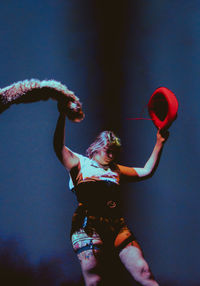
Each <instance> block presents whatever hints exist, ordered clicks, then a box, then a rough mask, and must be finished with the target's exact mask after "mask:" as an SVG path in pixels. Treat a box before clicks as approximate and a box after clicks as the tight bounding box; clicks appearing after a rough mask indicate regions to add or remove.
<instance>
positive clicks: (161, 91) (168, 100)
mask: <svg viewBox="0 0 200 286" xmlns="http://www.w3.org/2000/svg"><path fill="white" fill-rule="evenodd" d="M148 111H149V115H150V117H151V119H152V121H153V123H154V124H155V126H156V127H157V128H158V129H163V128H165V129H168V128H169V127H170V125H171V124H172V122H173V121H174V120H175V119H176V117H177V111H178V100H177V98H176V96H175V94H174V93H173V92H171V90H169V89H168V88H166V87H159V88H157V89H156V90H155V91H154V93H153V94H152V96H151V97H150V100H149V103H148Z"/></svg>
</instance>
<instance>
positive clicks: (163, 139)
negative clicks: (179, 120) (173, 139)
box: [157, 129, 169, 144]
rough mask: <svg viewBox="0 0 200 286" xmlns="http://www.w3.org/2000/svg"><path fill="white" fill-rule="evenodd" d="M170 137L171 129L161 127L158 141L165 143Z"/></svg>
mask: <svg viewBox="0 0 200 286" xmlns="http://www.w3.org/2000/svg"><path fill="white" fill-rule="evenodd" d="M168 137H169V131H168V130H166V129H159V130H158V132H157V143H159V144H163V143H165V142H166V141H167V139H168Z"/></svg>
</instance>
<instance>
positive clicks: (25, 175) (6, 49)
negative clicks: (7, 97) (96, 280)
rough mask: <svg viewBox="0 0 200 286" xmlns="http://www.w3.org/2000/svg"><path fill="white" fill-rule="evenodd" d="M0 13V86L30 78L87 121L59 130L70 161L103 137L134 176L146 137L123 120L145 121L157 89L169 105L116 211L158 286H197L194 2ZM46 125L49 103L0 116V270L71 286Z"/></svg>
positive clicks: (64, 195)
mask: <svg viewBox="0 0 200 286" xmlns="http://www.w3.org/2000/svg"><path fill="white" fill-rule="evenodd" d="M0 10H1V17H0V39H1V44H0V62H1V69H0V86H1V87H2V88H3V87H5V86H7V85H9V84H11V83H13V82H16V81H19V80H23V79H30V78H38V79H41V80H42V79H55V80H58V81H61V82H62V83H64V84H66V85H67V86H68V87H69V89H71V90H73V91H74V92H75V93H76V94H77V95H78V96H79V97H80V99H81V101H82V102H83V108H84V111H85V113H86V117H85V119H84V121H83V122H81V123H80V124H74V123H71V122H68V121H67V124H66V145H67V146H69V147H70V148H71V149H72V150H74V151H76V152H79V153H84V152H85V150H86V149H87V147H88V145H89V144H90V143H91V142H92V141H93V139H94V138H95V136H96V135H97V134H98V133H99V132H100V131H102V130H104V129H112V130H114V131H115V132H116V133H117V134H118V135H119V136H120V137H121V139H122V144H123V151H122V156H121V163H122V164H125V165H129V166H136V167H139V166H143V165H144V163H145V162H146V160H147V159H148V157H149V155H150V153H151V151H152V149H153V146H154V143H155V140H156V128H155V127H154V126H153V124H152V122H151V121H147V120H143V121H133V120H129V119H128V118H131V117H148V114H147V108H146V105H147V103H148V100H149V98H150V96H151V94H152V93H153V91H154V90H155V89H156V88H157V87H159V86H166V87H168V88H169V89H171V90H172V91H173V92H174V93H175V94H176V96H177V98H178V100H179V104H180V106H179V113H178V119H177V120H176V122H175V123H174V124H173V125H172V127H171V128H170V138H169V140H168V142H167V143H166V145H165V148H164V152H163V155H162V158H161V162H160V165H159V168H158V170H157V172H156V174H155V175H154V176H153V178H151V179H150V180H147V181H145V182H140V183H136V184H129V185H126V186H124V187H123V192H124V196H123V198H124V212H125V216H126V218H127V220H128V222H129V226H130V227H131V229H132V230H133V231H134V233H135V234H136V237H137V238H138V240H139V242H140V243H141V246H142V248H143V250H144V254H145V257H146V259H147V260H148V262H149V264H150V266H151V269H152V270H153V273H154V274H155V276H156V277H158V280H160V283H161V285H167V286H169V285H170V286H171V285H173V286H178V285H182V286H194V285H199V281H200V272H199V259H198V253H199V241H200V226H199V225H200V223H199V221H200V212H199V201H200V192H199V182H198V177H199V142H200V135H199V134H200V132H199V131H200V130H199V129H200V126H199V114H200V112H199V107H200V104H199V102H200V99H199V89H200V88H199V75H200V54H199V49H200V40H199V39H200V20H199V19H200V3H199V2H198V1H195V0H192V1H185V0H184V1H181V3H180V1H177V0H175V1H169V0H168V1H167V0H166V1H165V0H163V1H158V0H151V1H147V0H140V1H128V0H127V1H123V3H120V4H117V3H115V1H108V2H106V1H90V0H86V1H81V0H75V1H72V0H71V1H70V0H65V1H64V0H58V1H53V0H44V1H39V0H35V1H30V0H29V1H25V0H22V1H20V2H19V1H13V0H9V1H1V2H0ZM57 117H58V112H57V108H56V103H55V102H54V101H51V100H49V101H47V102H37V103H32V104H21V105H18V106H15V105H13V106H12V107H11V108H10V109H8V110H7V111H5V112H4V113H3V114H1V115H0V134H1V140H0V163H1V166H0V238H1V240H2V243H1V249H0V261H1V257H4V258H5V257H8V260H9V259H10V260H9V261H12V262H13V261H14V262H13V264H12V263H10V262H9V261H8V269H9V265H10V264H12V265H20V263H22V261H24V264H23V263H22V265H26V267H29V271H30V273H32V272H31V271H32V270H31V269H32V267H35V268H37V269H39V270H40V271H39V273H41V276H40V277H39V278H38V280H37V281H40V279H41V281H48V277H51V279H50V280H51V283H52V284H50V282H49V281H48V282H38V284H37V285H61V284H60V283H61V282H62V281H65V282H69V281H71V283H72V282H74V283H78V282H79V281H80V279H81V273H80V268H79V264H78V260H77V258H76V257H75V255H74V253H73V251H72V248H71V244H70V240H69V234H70V225H71V216H72V214H73V210H74V208H75V207H76V201H75V198H74V196H73V194H72V193H71V192H70V191H69V189H68V175H67V173H66V171H65V170H64V168H63V167H62V166H61V164H60V163H59V161H58V160H57V158H56V155H55V153H54V151H53V144H52V139H53V132H54V128H55V125H56V120H57ZM6 251H7V252H6ZM5 253H6V255H5ZM3 254H4V256H2V255H3ZM9 257H10V258H9ZM20 261H21V262H20ZM9 263H10V264H9ZM29 263H30V264H29ZM27 265H29V266H27ZM13 267H14V266H13ZM26 267H25V266H24V268H26ZM45 267H46V268H45ZM22 268H23V267H22ZM44 269H46V272H45V270H44ZM44 273H46V274H44ZM45 275H46V276H45ZM42 279H47V280H42ZM39 283H42V284H39ZM45 283H46V284H45ZM21 285H22V283H21ZM63 285H64V284H63Z"/></svg>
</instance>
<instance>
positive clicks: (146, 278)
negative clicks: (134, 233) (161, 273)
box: [119, 241, 159, 286]
mask: <svg viewBox="0 0 200 286" xmlns="http://www.w3.org/2000/svg"><path fill="white" fill-rule="evenodd" d="M119 257H120V260H121V262H122V263H123V265H124V266H125V268H126V269H127V270H128V271H129V273H130V274H131V275H132V276H133V278H134V279H135V280H136V281H137V282H139V283H140V284H141V285H144V286H159V285H158V283H157V282H156V281H155V280H154V278H153V276H152V273H151V271H150V269H149V266H148V264H147V262H146V261H145V260H144V257H143V254H142V251H141V248H140V246H139V245H138V244H137V242H135V241H133V242H131V243H129V244H128V245H127V246H126V247H125V248H124V249H122V250H121V251H120V253H119Z"/></svg>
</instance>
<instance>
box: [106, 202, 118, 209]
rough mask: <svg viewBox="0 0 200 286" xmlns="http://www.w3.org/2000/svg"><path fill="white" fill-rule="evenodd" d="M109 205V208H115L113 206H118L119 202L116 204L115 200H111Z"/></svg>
mask: <svg viewBox="0 0 200 286" xmlns="http://www.w3.org/2000/svg"><path fill="white" fill-rule="evenodd" d="M107 206H108V207H109V208H111V209H113V208H115V207H116V206H117V204H116V202H115V201H112V200H110V201H108V202H107Z"/></svg>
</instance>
